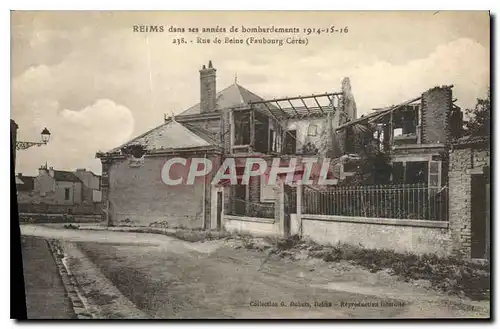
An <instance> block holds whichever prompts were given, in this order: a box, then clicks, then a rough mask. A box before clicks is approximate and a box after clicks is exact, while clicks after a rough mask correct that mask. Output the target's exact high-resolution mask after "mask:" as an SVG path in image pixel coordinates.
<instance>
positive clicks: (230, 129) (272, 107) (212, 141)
mask: <svg viewBox="0 0 500 329" xmlns="http://www.w3.org/2000/svg"><path fill="white" fill-rule="evenodd" d="M342 96H343V93H342V92H337V93H325V94H320V95H312V96H306V97H295V98H285V99H274V100H271V101H266V100H264V99H263V98H262V97H260V96H258V95H256V94H254V93H252V92H251V91H249V90H247V89H246V88H244V87H242V86H241V85H239V84H238V83H236V81H235V83H234V84H232V85H230V86H228V87H226V88H224V89H222V90H221V91H219V92H217V88H216V69H215V68H214V67H213V65H212V63H211V62H209V64H208V65H207V66H205V65H204V66H203V67H202V69H201V70H200V102H199V103H198V104H196V105H194V106H192V107H190V108H188V109H187V110H185V111H184V112H182V113H181V114H179V115H176V116H175V117H170V118H165V120H164V123H163V124H162V125H160V126H158V127H156V128H154V129H152V130H150V131H148V132H146V133H145V134H142V135H141V136H138V137H137V138H135V139H133V140H131V141H129V142H127V143H126V144H124V145H121V146H119V147H117V148H115V149H113V150H111V151H109V152H99V153H98V154H97V157H98V158H100V159H101V162H102V165H103V177H102V191H103V201H104V202H106V204H107V205H108V207H109V208H108V217H109V218H112V219H111V220H112V221H113V223H115V224H120V223H122V222H126V223H133V224H136V225H153V224H158V223H165V224H167V225H169V226H186V227H197V228H216V227H220V222H219V223H217V220H216V218H217V217H218V215H217V213H219V214H220V212H221V211H220V208H221V206H222V205H223V206H224V207H225V208H227V211H228V212H241V211H245V212H250V213H251V212H255V213H256V214H257V215H262V216H273V214H274V209H273V203H274V202H275V198H274V194H273V192H272V191H273V187H272V186H270V187H269V186H266V184H265V182H263V181H262V178H261V177H252V178H251V180H250V182H249V184H248V185H238V186H227V184H224V183H223V182H221V183H220V184H216V186H212V185H211V184H210V182H211V181H212V178H213V174H209V175H207V176H206V177H205V178H204V181H202V182H200V183H199V184H193V185H186V184H180V185H177V186H167V185H166V184H165V183H164V182H163V181H162V177H161V175H160V173H161V170H162V167H163V165H164V164H165V163H166V162H167V161H169V160H170V159H173V158H175V157H182V158H185V159H187V164H186V165H185V166H184V167H188V165H189V162H190V161H191V160H192V159H194V158H206V159H210V160H211V162H212V164H213V168H212V172H215V171H216V170H217V169H218V168H217V166H218V165H220V164H221V163H222V162H223V160H224V159H226V158H236V159H239V160H241V159H245V158H254V157H259V158H264V159H266V161H269V162H270V161H272V159H273V158H274V157H283V158H284V159H285V160H284V161H286V157H287V156H292V155H293V156H295V155H299V156H303V157H307V156H317V152H318V151H319V150H320V149H321V148H322V144H321V143H322V142H321V140H322V138H321V134H323V133H324V131H325V129H327V128H328V127H327V121H325V120H326V118H327V116H328V113H333V111H334V110H335V109H336V108H340V107H341V102H342V100H341V99H342ZM237 169H238V171H239V172H240V174H241V170H242V169H243V167H241V166H239V167H238V168H237ZM179 175H180V176H182V175H185V172H184V173H180V174H179ZM231 200H233V202H230V201H231ZM217 209H219V211H217ZM219 217H220V216H219Z"/></svg>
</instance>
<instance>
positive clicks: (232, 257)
mask: <svg viewBox="0 0 500 329" xmlns="http://www.w3.org/2000/svg"><path fill="white" fill-rule="evenodd" d="M21 232H22V234H23V235H34V236H39V237H44V238H55V239H60V240H63V241H66V242H65V243H70V244H71V245H72V246H74V247H75V250H76V249H78V250H79V251H80V252H81V253H80V254H79V256H78V257H83V258H86V260H87V261H88V263H89V264H92V266H95V269H93V270H92V271H93V272H92V273H98V274H95V275H102V276H103V277H105V279H106V281H107V282H111V283H112V285H113V286H114V287H116V288H117V289H116V291H119V292H120V294H121V295H122V296H121V298H125V299H126V300H127V301H130V302H131V303H130V305H134V307H136V308H137V309H138V310H140V311H141V312H144V313H145V314H147V316H148V317H151V318H398V317H405V318H406V317H419V318H429V317H432V318H435V317H441V318H442V317H445V318H450V317H487V316H488V311H489V308H488V307H489V306H488V303H487V302H471V301H463V300H460V299H456V298H451V297H447V296H443V295H440V294H438V293H436V292H432V291H427V290H426V289H424V288H423V287H419V286H415V285H412V284H408V283H403V282H400V281H398V280H396V279H395V278H393V277H390V276H389V275H387V274H385V273H378V274H373V273H369V272H367V271H365V270H363V269H360V268H357V267H354V266H352V265H350V264H339V263H337V264H331V263H323V262H321V261H318V260H303V261H293V262H292V261H287V260H286V259H274V258H270V259H269V260H268V261H267V262H265V263H264V262H263V261H264V259H265V258H266V254H265V253H264V252H258V251H251V250H246V249H243V248H242V249H234V248H233V247H232V246H229V245H225V244H224V243H223V242H222V241H213V242H206V243H188V242H184V241H181V240H177V239H175V238H172V237H168V236H162V235H155V234H143V233H125V232H107V231H86V230H64V229H54V228H48V227H43V226H36V225H23V226H22V227H21ZM70 249H71V248H70Z"/></svg>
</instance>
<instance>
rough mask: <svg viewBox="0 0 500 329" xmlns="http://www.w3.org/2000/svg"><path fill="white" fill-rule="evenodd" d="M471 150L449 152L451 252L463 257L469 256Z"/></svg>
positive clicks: (467, 257)
mask: <svg viewBox="0 0 500 329" xmlns="http://www.w3.org/2000/svg"><path fill="white" fill-rule="evenodd" d="M470 152H471V150H470V149H455V150H453V151H452V152H450V171H449V174H448V175H449V176H448V177H449V195H448V203H449V208H448V209H449V225H450V226H449V227H450V234H451V249H452V252H453V253H454V254H455V255H457V256H461V257H463V258H466V259H469V258H470V257H471V221H472V220H471V218H472V213H471V175H470V170H471V160H470V159H471V155H470Z"/></svg>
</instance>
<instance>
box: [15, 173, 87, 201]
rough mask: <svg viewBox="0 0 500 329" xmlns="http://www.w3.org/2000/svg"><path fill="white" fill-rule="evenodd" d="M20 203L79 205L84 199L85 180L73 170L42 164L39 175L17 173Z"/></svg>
mask: <svg viewBox="0 0 500 329" xmlns="http://www.w3.org/2000/svg"><path fill="white" fill-rule="evenodd" d="M17 179H18V180H20V181H22V182H23V184H18V185H17V191H18V195H17V199H18V203H19V204H33V203H35V204H36V203H44V204H47V205H66V206H71V205H78V204H81V203H82V202H83V201H84V198H83V182H82V181H81V180H80V179H79V178H78V177H77V176H76V175H75V174H74V173H72V172H70V171H62V170H54V168H52V167H49V168H47V167H44V166H42V167H41V168H40V169H39V170H38V176H36V177H26V176H22V174H18V175H17Z"/></svg>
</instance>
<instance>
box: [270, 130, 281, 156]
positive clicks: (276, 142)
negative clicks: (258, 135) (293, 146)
mask: <svg viewBox="0 0 500 329" xmlns="http://www.w3.org/2000/svg"><path fill="white" fill-rule="evenodd" d="M269 132H270V133H269V149H270V150H271V152H280V151H281V135H280V134H279V133H280V131H279V130H278V131H276V130H274V129H271V130H270V131H269Z"/></svg>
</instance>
